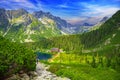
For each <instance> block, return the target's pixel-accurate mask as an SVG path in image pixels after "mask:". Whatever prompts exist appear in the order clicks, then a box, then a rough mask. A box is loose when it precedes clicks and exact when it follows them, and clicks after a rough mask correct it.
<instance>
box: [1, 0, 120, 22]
mask: <svg viewBox="0 0 120 80" xmlns="http://www.w3.org/2000/svg"><path fill="white" fill-rule="evenodd" d="M0 7H2V8H6V9H18V8H24V9H26V10H28V11H29V12H33V11H39V10H43V11H45V12H51V13H52V14H53V15H55V16H59V17H61V18H63V19H66V20H67V21H69V22H72V23H75V22H80V21H83V20H86V19H91V20H93V19H94V20H95V19H96V20H97V19H100V18H102V17H104V16H111V15H112V14H114V13H115V12H116V11H117V10H120V0H0Z"/></svg>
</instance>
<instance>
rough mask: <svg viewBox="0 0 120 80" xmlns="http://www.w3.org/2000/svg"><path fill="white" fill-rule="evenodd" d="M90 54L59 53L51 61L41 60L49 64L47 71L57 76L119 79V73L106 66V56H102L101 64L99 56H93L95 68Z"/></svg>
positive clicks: (107, 79) (105, 79) (86, 78)
mask: <svg viewBox="0 0 120 80" xmlns="http://www.w3.org/2000/svg"><path fill="white" fill-rule="evenodd" d="M86 57H87V61H89V63H88V62H86ZM92 58H93V56H92V55H89V54H85V55H77V56H76V55H75V54H65V53H61V55H59V56H58V57H56V58H55V59H53V61H52V62H49V61H42V62H43V63H45V64H48V65H50V68H49V69H48V70H49V71H51V72H53V73H55V74H56V75H58V76H62V77H68V78H70V79H71V80H120V73H119V71H117V70H114V69H112V68H111V67H106V58H105V57H103V66H102V65H101V64H100V63H99V56H98V55H96V56H95V60H96V66H97V67H96V68H93V67H92V65H91V64H92Z"/></svg>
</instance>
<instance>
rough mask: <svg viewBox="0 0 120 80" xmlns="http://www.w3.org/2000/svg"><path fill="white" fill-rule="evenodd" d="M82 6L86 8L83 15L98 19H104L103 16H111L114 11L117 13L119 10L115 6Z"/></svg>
mask: <svg viewBox="0 0 120 80" xmlns="http://www.w3.org/2000/svg"><path fill="white" fill-rule="evenodd" d="M82 5H83V6H85V7H86V10H85V12H83V13H82V14H83V15H88V16H89V15H90V16H98V17H104V16H111V15H113V14H114V13H115V12H116V11H118V10H119V9H120V8H118V7H115V6H108V5H106V6H99V5H93V4H87V3H82Z"/></svg>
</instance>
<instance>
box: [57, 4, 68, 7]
mask: <svg viewBox="0 0 120 80" xmlns="http://www.w3.org/2000/svg"><path fill="white" fill-rule="evenodd" d="M57 7H60V8H68V7H69V6H67V5H65V4H61V5H58V6H57Z"/></svg>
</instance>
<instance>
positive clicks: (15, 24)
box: [0, 8, 106, 42]
mask: <svg viewBox="0 0 120 80" xmlns="http://www.w3.org/2000/svg"><path fill="white" fill-rule="evenodd" d="M104 20H106V18H104ZM104 20H103V21H104ZM103 21H101V22H103ZM91 26H93V24H89V23H83V24H76V25H72V24H70V23H68V22H67V21H66V20H63V19H61V18H60V17H57V16H53V15H52V14H51V13H49V12H43V11H36V12H33V13H32V14H31V13H29V12H27V11H26V10H25V9H18V10H5V9H3V8H0V35H2V36H4V37H6V38H9V39H10V40H12V41H13V42H14V41H15V42H16V41H18V42H34V41H39V39H40V38H43V37H44V38H49V37H55V36H60V35H66V34H76V33H82V32H85V31H88V29H89V27H91Z"/></svg>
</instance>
